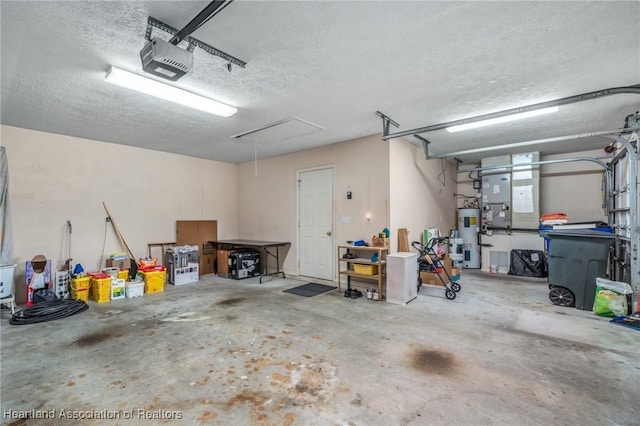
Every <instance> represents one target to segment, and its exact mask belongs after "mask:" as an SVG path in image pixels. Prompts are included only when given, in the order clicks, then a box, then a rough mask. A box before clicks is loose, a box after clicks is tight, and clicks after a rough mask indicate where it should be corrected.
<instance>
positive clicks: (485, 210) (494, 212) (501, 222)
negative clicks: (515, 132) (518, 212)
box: [482, 155, 511, 231]
mask: <svg viewBox="0 0 640 426" xmlns="http://www.w3.org/2000/svg"><path fill="white" fill-rule="evenodd" d="M509 164H511V156H509V155H505V156H501V157H492V158H485V159H483V160H482V167H492V166H501V165H509ZM482 225H483V228H489V229H492V228H493V229H494V230H498V231H499V230H501V229H505V230H506V229H507V228H510V227H511V169H510V168H509V167H505V168H504V169H495V170H486V171H483V172H482Z"/></svg>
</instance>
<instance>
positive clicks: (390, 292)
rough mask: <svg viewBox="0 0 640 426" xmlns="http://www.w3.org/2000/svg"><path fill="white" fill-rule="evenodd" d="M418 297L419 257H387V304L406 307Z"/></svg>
mask: <svg viewBox="0 0 640 426" xmlns="http://www.w3.org/2000/svg"><path fill="white" fill-rule="evenodd" d="M416 297H418V255H417V254H416V253H392V254H389V255H387V302H389V303H395V304H399V305H404V304H406V303H409V302H410V301H412V300H413V299H415V298H416Z"/></svg>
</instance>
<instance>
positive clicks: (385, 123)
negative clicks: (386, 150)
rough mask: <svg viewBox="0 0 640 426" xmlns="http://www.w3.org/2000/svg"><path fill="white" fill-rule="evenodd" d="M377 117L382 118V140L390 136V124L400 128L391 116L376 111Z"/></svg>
mask: <svg viewBox="0 0 640 426" xmlns="http://www.w3.org/2000/svg"><path fill="white" fill-rule="evenodd" d="M376 115H377V116H378V117H380V118H382V139H385V137H386V136H387V135H388V134H389V124H393V125H394V126H396V127H400V125H399V124H398V123H396V122H395V121H393V120H392V119H391V118H390V117H389V116H387V115H384V114H383V113H381V112H380V111H376ZM385 140H386V139H385Z"/></svg>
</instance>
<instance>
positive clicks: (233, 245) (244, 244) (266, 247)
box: [209, 239, 291, 284]
mask: <svg viewBox="0 0 640 426" xmlns="http://www.w3.org/2000/svg"><path fill="white" fill-rule="evenodd" d="M209 243H210V244H212V245H213V246H214V247H215V248H216V250H225V249H226V250H237V249H255V250H258V251H259V252H260V255H261V257H262V259H264V261H263V262H260V263H261V264H262V267H261V268H262V274H261V275H260V284H262V278H264V277H265V276H273V275H282V278H286V276H285V275H284V271H281V270H280V247H284V246H288V245H291V243H289V242H280V241H277V242H276V241H255V240H240V239H238V240H218V241H209ZM273 249H275V253H274V252H273V251H271V250H273ZM269 257H272V258H274V259H275V260H276V270H275V272H271V273H269V265H268V263H269V260H268V259H269Z"/></svg>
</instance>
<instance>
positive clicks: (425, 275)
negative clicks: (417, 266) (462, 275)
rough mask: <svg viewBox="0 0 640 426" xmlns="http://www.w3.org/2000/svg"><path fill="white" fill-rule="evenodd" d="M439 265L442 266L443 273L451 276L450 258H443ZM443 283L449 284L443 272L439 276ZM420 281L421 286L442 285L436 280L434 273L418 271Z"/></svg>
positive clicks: (438, 279) (436, 276)
mask: <svg viewBox="0 0 640 426" xmlns="http://www.w3.org/2000/svg"><path fill="white" fill-rule="evenodd" d="M440 264H441V265H442V266H444V269H445V271H446V272H447V273H448V274H449V276H451V269H452V266H453V264H452V262H451V258H450V257H445V258H444V259H441V260H440ZM440 276H441V277H442V279H443V280H444V282H445V283H447V282H449V279H448V278H447V275H446V274H445V273H444V271H443V272H442V273H441V274H440ZM420 280H421V281H422V284H431V285H442V281H440V278H438V275H437V274H436V273H435V272H423V271H420Z"/></svg>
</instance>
